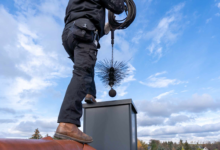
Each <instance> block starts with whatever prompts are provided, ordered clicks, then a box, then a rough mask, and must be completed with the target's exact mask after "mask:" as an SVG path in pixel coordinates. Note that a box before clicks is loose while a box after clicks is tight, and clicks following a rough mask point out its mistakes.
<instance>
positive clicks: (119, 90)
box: [115, 86, 128, 97]
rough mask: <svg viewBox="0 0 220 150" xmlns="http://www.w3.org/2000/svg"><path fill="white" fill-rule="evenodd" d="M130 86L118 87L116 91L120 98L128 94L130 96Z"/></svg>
mask: <svg viewBox="0 0 220 150" xmlns="http://www.w3.org/2000/svg"><path fill="white" fill-rule="evenodd" d="M127 88H128V86H120V87H117V88H116V89H115V90H116V91H117V95H118V96H119V97H122V96H125V95H126V94H128V92H126V90H127Z"/></svg>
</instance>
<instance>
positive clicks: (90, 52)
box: [74, 43, 98, 70]
mask: <svg viewBox="0 0 220 150" xmlns="http://www.w3.org/2000/svg"><path fill="white" fill-rule="evenodd" d="M97 53H98V50H97V47H96V46H95V44H94V43H78V44H77V46H76V47H75V50H74V60H75V66H76V67H80V68H84V69H88V68H89V69H92V70H93V69H94V67H95V63H96V60H97Z"/></svg>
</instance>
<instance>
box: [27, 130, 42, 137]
mask: <svg viewBox="0 0 220 150" xmlns="http://www.w3.org/2000/svg"><path fill="white" fill-rule="evenodd" d="M41 138H42V136H41V134H40V131H39V130H38V128H37V129H35V132H34V134H33V135H32V137H31V138H30V139H41Z"/></svg>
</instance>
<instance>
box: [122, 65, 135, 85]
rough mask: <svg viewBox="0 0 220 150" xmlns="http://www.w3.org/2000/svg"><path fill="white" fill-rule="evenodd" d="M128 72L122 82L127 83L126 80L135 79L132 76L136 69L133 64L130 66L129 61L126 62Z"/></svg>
mask: <svg viewBox="0 0 220 150" xmlns="http://www.w3.org/2000/svg"><path fill="white" fill-rule="evenodd" d="M128 67H129V68H128V70H129V71H128V74H129V76H128V77H126V78H125V79H124V80H123V81H122V84H123V83H127V82H131V81H135V80H136V79H135V78H134V73H135V71H136V69H135V68H134V66H132V65H131V64H130V63H129V64H128Z"/></svg>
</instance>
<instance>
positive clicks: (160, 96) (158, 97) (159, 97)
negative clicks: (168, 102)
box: [155, 90, 174, 99]
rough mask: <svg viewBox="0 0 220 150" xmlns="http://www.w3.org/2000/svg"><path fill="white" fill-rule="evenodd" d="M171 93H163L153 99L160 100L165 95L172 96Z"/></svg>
mask: <svg viewBox="0 0 220 150" xmlns="http://www.w3.org/2000/svg"><path fill="white" fill-rule="evenodd" d="M173 92H174V90H172V91H169V92H165V93H162V94H160V95H158V96H156V97H155V98H156V99H161V98H162V97H164V96H167V95H170V94H172V93H173Z"/></svg>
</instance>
